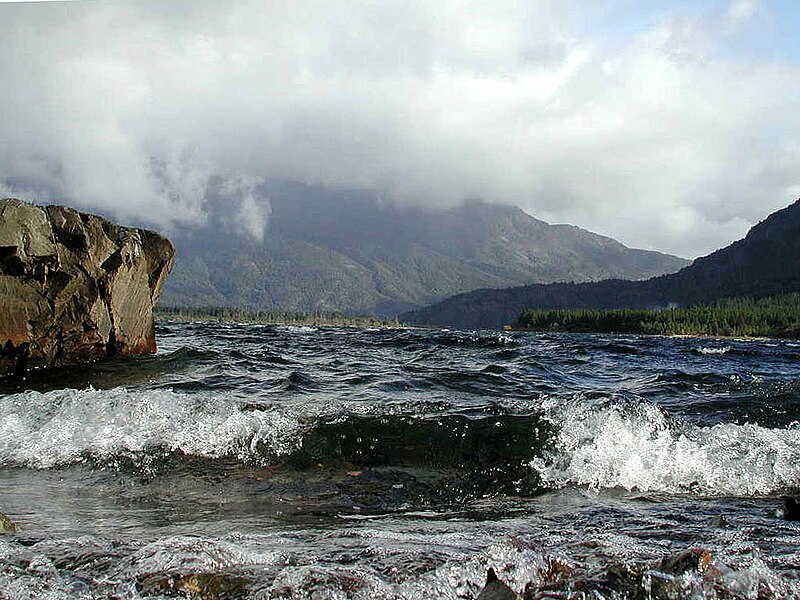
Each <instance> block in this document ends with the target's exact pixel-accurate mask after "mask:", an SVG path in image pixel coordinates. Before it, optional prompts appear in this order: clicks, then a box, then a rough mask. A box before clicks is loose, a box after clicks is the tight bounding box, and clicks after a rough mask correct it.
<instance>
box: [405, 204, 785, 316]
mask: <svg viewBox="0 0 800 600" xmlns="http://www.w3.org/2000/svg"><path fill="white" fill-rule="evenodd" d="M796 291H800V200H798V201H797V202H795V203H794V204H792V205H790V206H788V207H787V208H784V209H783V210H779V211H777V212H775V213H773V214H771V215H770V216H769V217H767V218H766V219H764V220H763V221H762V222H760V223H759V224H757V225H755V226H754V227H753V228H752V229H750V231H749V232H748V233H747V236H746V237H745V238H743V239H741V240H738V241H736V242H734V243H733V244H731V245H729V246H727V247H725V248H722V249H721V250H717V251H716V252H713V253H712V254H709V255H708V256H705V257H703V258H698V259H697V260H695V261H694V263H692V264H691V265H689V266H687V267H685V268H683V269H681V270H680V271H679V272H677V273H673V274H669V275H663V276H660V277H655V278H652V279H649V280H647V281H621V280H618V279H617V280H608V281H600V282H596V283H584V284H552V285H527V286H520V287H513V288H508V289H504V290H477V291H475V292H471V293H466V294H460V295H457V296H455V297H453V298H448V299H446V300H444V301H442V302H440V303H438V304H435V305H433V306H429V307H426V308H423V309H421V310H417V311H414V312H410V313H408V314H405V315H402V316H401V318H402V319H403V320H404V321H407V322H410V323H418V324H427V325H440V326H453V327H460V328H492V327H501V326H502V325H504V324H508V323H513V322H515V321H516V319H517V317H518V316H519V314H520V312H521V311H522V310H524V309H526V308H531V309H533V308H542V309H560V308H565V309H568V308H597V309H607V308H660V307H666V306H670V305H689V304H695V303H700V302H706V301H709V300H714V299H717V298H725V297H733V296H753V297H762V296H767V295H771V294H780V293H785V292H796Z"/></svg>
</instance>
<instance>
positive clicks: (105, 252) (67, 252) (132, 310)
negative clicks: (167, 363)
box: [0, 199, 175, 377]
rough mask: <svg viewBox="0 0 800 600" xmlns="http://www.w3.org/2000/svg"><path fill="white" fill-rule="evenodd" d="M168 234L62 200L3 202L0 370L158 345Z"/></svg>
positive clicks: (169, 258)
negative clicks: (64, 203)
mask: <svg viewBox="0 0 800 600" xmlns="http://www.w3.org/2000/svg"><path fill="white" fill-rule="evenodd" d="M174 260H175V248H174V247H173V245H172V243H171V242H170V241H169V240H167V239H166V238H164V237H162V236H160V235H158V234H157V233H154V232H152V231H148V230H145V229H136V228H130V227H122V226H120V225H116V224H114V223H112V222H110V221H108V220H106V219H104V218H102V217H98V216H95V215H89V214H85V213H81V212H78V211H76V210H74V209H72V208H67V207H64V206H48V207H40V206H35V205H33V204H29V203H27V202H23V201H21V200H16V199H6V200H0V377H2V376H5V375H9V374H13V373H17V374H20V373H23V372H24V371H25V370H26V369H29V368H37V367H51V366H57V365H62V364H72V363H80V362H91V361H95V360H99V359H101V358H104V357H107V356H111V355H114V354H144V353H152V352H155V350H156V342H155V326H154V320H153V310H154V308H155V306H156V304H157V303H158V298H159V295H160V294H161V288H162V286H163V284H164V281H165V280H166V277H167V275H168V274H169V271H170V269H171V268H172V265H173V262H174Z"/></svg>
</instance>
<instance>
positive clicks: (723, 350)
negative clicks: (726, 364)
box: [697, 346, 731, 354]
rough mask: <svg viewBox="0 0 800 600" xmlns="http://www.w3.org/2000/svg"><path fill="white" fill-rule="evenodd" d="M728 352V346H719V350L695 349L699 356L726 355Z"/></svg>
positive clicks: (729, 348)
mask: <svg viewBox="0 0 800 600" xmlns="http://www.w3.org/2000/svg"><path fill="white" fill-rule="evenodd" d="M730 350H731V347H730V346H721V347H719V348H707V347H705V346H703V347H700V348H698V349H697V351H698V352H699V353H700V354H727V353H728V352H730Z"/></svg>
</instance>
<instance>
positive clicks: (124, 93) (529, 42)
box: [0, 0, 800, 257]
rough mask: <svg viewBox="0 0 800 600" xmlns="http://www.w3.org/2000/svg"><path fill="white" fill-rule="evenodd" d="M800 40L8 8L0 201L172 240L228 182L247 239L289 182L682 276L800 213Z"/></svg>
mask: <svg viewBox="0 0 800 600" xmlns="http://www.w3.org/2000/svg"><path fill="white" fill-rule="evenodd" d="M587 6H588V7H589V8H587ZM798 30H800V3H798V2H796V1H795V0H775V1H774V2H769V1H767V0H763V1H758V0H733V1H729V0H724V1H708V2H700V1H688V0H687V1H672V2H658V1H650V2H648V1H642V0H608V1H605V2H604V1H601V0H597V1H591V2H586V1H575V2H570V1H568V0H557V1H553V2H550V1H546V0H516V1H515V0H487V1H477V0H476V1H455V0H425V1H414V0H385V1H380V0H373V1H368V0H361V1H359V0H341V1H337V0H287V1H270V0H234V1H226V2H220V1H218V0H208V1H199V0H192V1H180V2H178V1H170V0H155V1H152V2H149V1H148V2H122V1H117V0H115V1H91V2H83V1H82V2H37V3H2V4H0V40H1V42H0V47H2V51H1V52H0V88H1V89H2V91H1V92H0V193H3V195H9V194H11V195H25V196H27V197H37V198H38V199H40V200H41V199H50V200H59V201H63V202H69V203H72V204H75V205H78V206H81V207H83V208H88V209H94V210H98V211H102V212H105V213H107V214H110V215H112V216H114V217H116V218H118V219H122V220H128V221H131V220H143V219H144V220H147V221H149V222H151V223H153V224H154V225H157V226H161V227H164V228H167V229H169V228H172V227H176V226H190V225H191V224H192V223H195V222H199V221H202V219H203V202H202V199H203V196H204V194H205V190H206V187H207V186H208V185H209V181H210V179H211V178H212V177H216V178H217V179H216V181H219V178H223V180H224V181H225V182H226V183H225V185H224V186H223V187H224V188H225V189H226V190H227V193H229V195H230V197H231V199H232V200H231V202H232V203H233V205H234V207H235V209H236V210H237V211H238V212H239V217H240V218H241V221H242V223H243V224H245V225H247V226H250V227H252V228H253V232H254V233H257V230H258V229H259V227H258V223H261V222H263V221H264V219H266V218H267V214H266V210H264V208H263V205H261V204H259V203H258V202H257V201H255V199H254V198H253V197H252V193H253V189H254V186H255V184H257V183H258V182H259V181H261V180H263V179H269V178H289V179H296V180H299V181H303V182H309V183H315V184H322V185H326V186H335V187H347V188H374V189H378V190H382V191H383V192H384V193H385V194H386V195H387V196H389V197H392V198H394V199H396V201H398V202H410V203H416V204H421V205H424V206H436V205H441V206H447V205H452V204H454V203H457V202H460V201H461V200H463V199H464V198H466V197H472V198H474V197H479V198H483V199H484V200H487V201H494V202H508V203H513V204H517V205H519V206H520V207H522V208H523V209H525V210H526V211H528V212H529V213H531V214H533V215H535V216H537V217H540V218H542V219H545V220H547V221H550V222H566V223H573V224H576V225H580V226H582V227H585V228H587V229H590V230H592V231H596V232H599V233H603V234H607V235H611V236H613V237H615V238H617V239H619V240H620V241H622V242H624V243H626V244H628V245H631V246H636V247H643V248H653V249H658V250H663V251H666V252H671V253H674V254H678V255H681V256H685V257H696V256H698V255H702V254H706V253H708V252H709V251H712V250H714V249H716V248H718V247H721V246H723V245H726V244H728V243H729V242H731V241H732V240H734V239H737V238H739V237H741V236H742V235H743V234H744V233H745V232H746V230H747V229H748V227H750V226H751V225H752V224H754V223H755V222H757V221H759V220H760V219H762V218H764V217H765V216H766V215H767V214H769V213H770V212H772V211H774V210H776V209H778V208H781V207H783V206H786V205H788V204H789V203H790V202H792V201H794V200H796V199H797V198H798V196H800V41H798V40H800V36H798V34H797V32H798ZM45 195H49V196H51V197H50V198H42V196H45ZM267 235H268V233H267Z"/></svg>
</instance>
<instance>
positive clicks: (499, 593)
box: [475, 568, 522, 600]
mask: <svg viewBox="0 0 800 600" xmlns="http://www.w3.org/2000/svg"><path fill="white" fill-rule="evenodd" d="M475 600H522V596H520V595H519V594H517V593H516V592H515V591H514V590H512V589H511V588H510V587H508V585H506V584H505V583H503V582H502V581H500V579H498V578H497V573H495V572H494V569H491V568H490V569H489V571H488V572H487V573H486V585H484V586H483V589H482V590H481V592H480V594H478V596H477V597H476V599H475Z"/></svg>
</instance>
